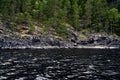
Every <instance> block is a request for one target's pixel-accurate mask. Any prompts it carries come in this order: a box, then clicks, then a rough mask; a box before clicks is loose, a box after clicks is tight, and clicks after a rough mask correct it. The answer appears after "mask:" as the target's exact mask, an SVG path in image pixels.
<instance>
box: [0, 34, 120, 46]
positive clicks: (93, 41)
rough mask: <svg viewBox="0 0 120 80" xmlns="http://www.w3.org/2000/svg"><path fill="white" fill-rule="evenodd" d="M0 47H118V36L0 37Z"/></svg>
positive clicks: (119, 41)
mask: <svg viewBox="0 0 120 80" xmlns="http://www.w3.org/2000/svg"><path fill="white" fill-rule="evenodd" d="M0 43H1V44H0V48H22V47H24V48H32V47H46V48H47V47H48V46H51V47H53V46H54V47H55V46H56V47H61V48H65V47H67V48H74V47H76V46H98V45H99V46H100V45H103V46H116V47H119V48H120V40H119V38H112V37H109V36H106V35H93V36H91V37H90V38H89V39H87V40H77V38H76V39H71V41H69V40H62V39H59V38H54V36H51V37H49V36H30V37H24V38H16V39H15V38H11V37H5V36H4V37H0Z"/></svg>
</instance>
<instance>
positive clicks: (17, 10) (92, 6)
mask: <svg viewBox="0 0 120 80" xmlns="http://www.w3.org/2000/svg"><path fill="white" fill-rule="evenodd" d="M0 18H1V20H2V21H3V22H5V21H8V23H9V26H10V27H11V28H12V29H14V28H15V27H16V26H15V25H17V24H23V22H26V23H28V24H29V25H32V24H33V23H35V22H36V23H37V24H43V25H45V26H46V28H47V27H52V28H54V29H55V30H56V31H57V32H58V33H60V34H63V33H64V34H65V33H66V24H69V25H70V26H72V27H73V28H74V29H75V30H78V31H81V30H90V31H94V32H106V33H108V34H117V35H119V36H120V0H0Z"/></svg>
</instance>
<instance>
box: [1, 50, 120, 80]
mask: <svg viewBox="0 0 120 80" xmlns="http://www.w3.org/2000/svg"><path fill="white" fill-rule="evenodd" d="M0 80H120V50H84V49H83V50H82V49H71V50H70V49H62V50H61V49H55V50H2V51H1V52H0Z"/></svg>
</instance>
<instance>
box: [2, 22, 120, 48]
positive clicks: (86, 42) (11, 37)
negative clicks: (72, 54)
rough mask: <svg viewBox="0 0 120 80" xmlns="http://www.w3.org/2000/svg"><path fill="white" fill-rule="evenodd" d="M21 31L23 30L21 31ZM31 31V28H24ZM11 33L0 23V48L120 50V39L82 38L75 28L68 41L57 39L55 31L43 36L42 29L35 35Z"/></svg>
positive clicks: (69, 30)
mask: <svg viewBox="0 0 120 80" xmlns="http://www.w3.org/2000/svg"><path fill="white" fill-rule="evenodd" d="M20 30H21V29H20ZM23 31H29V28H22V32H23ZM22 32H19V31H17V30H16V31H11V30H10V29H9V28H8V26H7V24H6V23H2V22H1V21H0V48H76V47H77V46H101V45H102V46H114V47H119V48H120V38H117V37H113V36H109V35H105V34H84V35H86V36H89V37H88V38H87V39H83V38H82V37H80V36H79V35H80V34H79V33H77V32H76V31H74V29H73V28H69V29H68V39H66V40H64V39H61V38H59V37H58V38H56V37H55V34H56V33H55V31H54V30H50V31H49V32H48V34H43V33H42V29H40V27H36V28H35V31H34V32H35V34H33V35H32V34H29V33H22Z"/></svg>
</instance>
